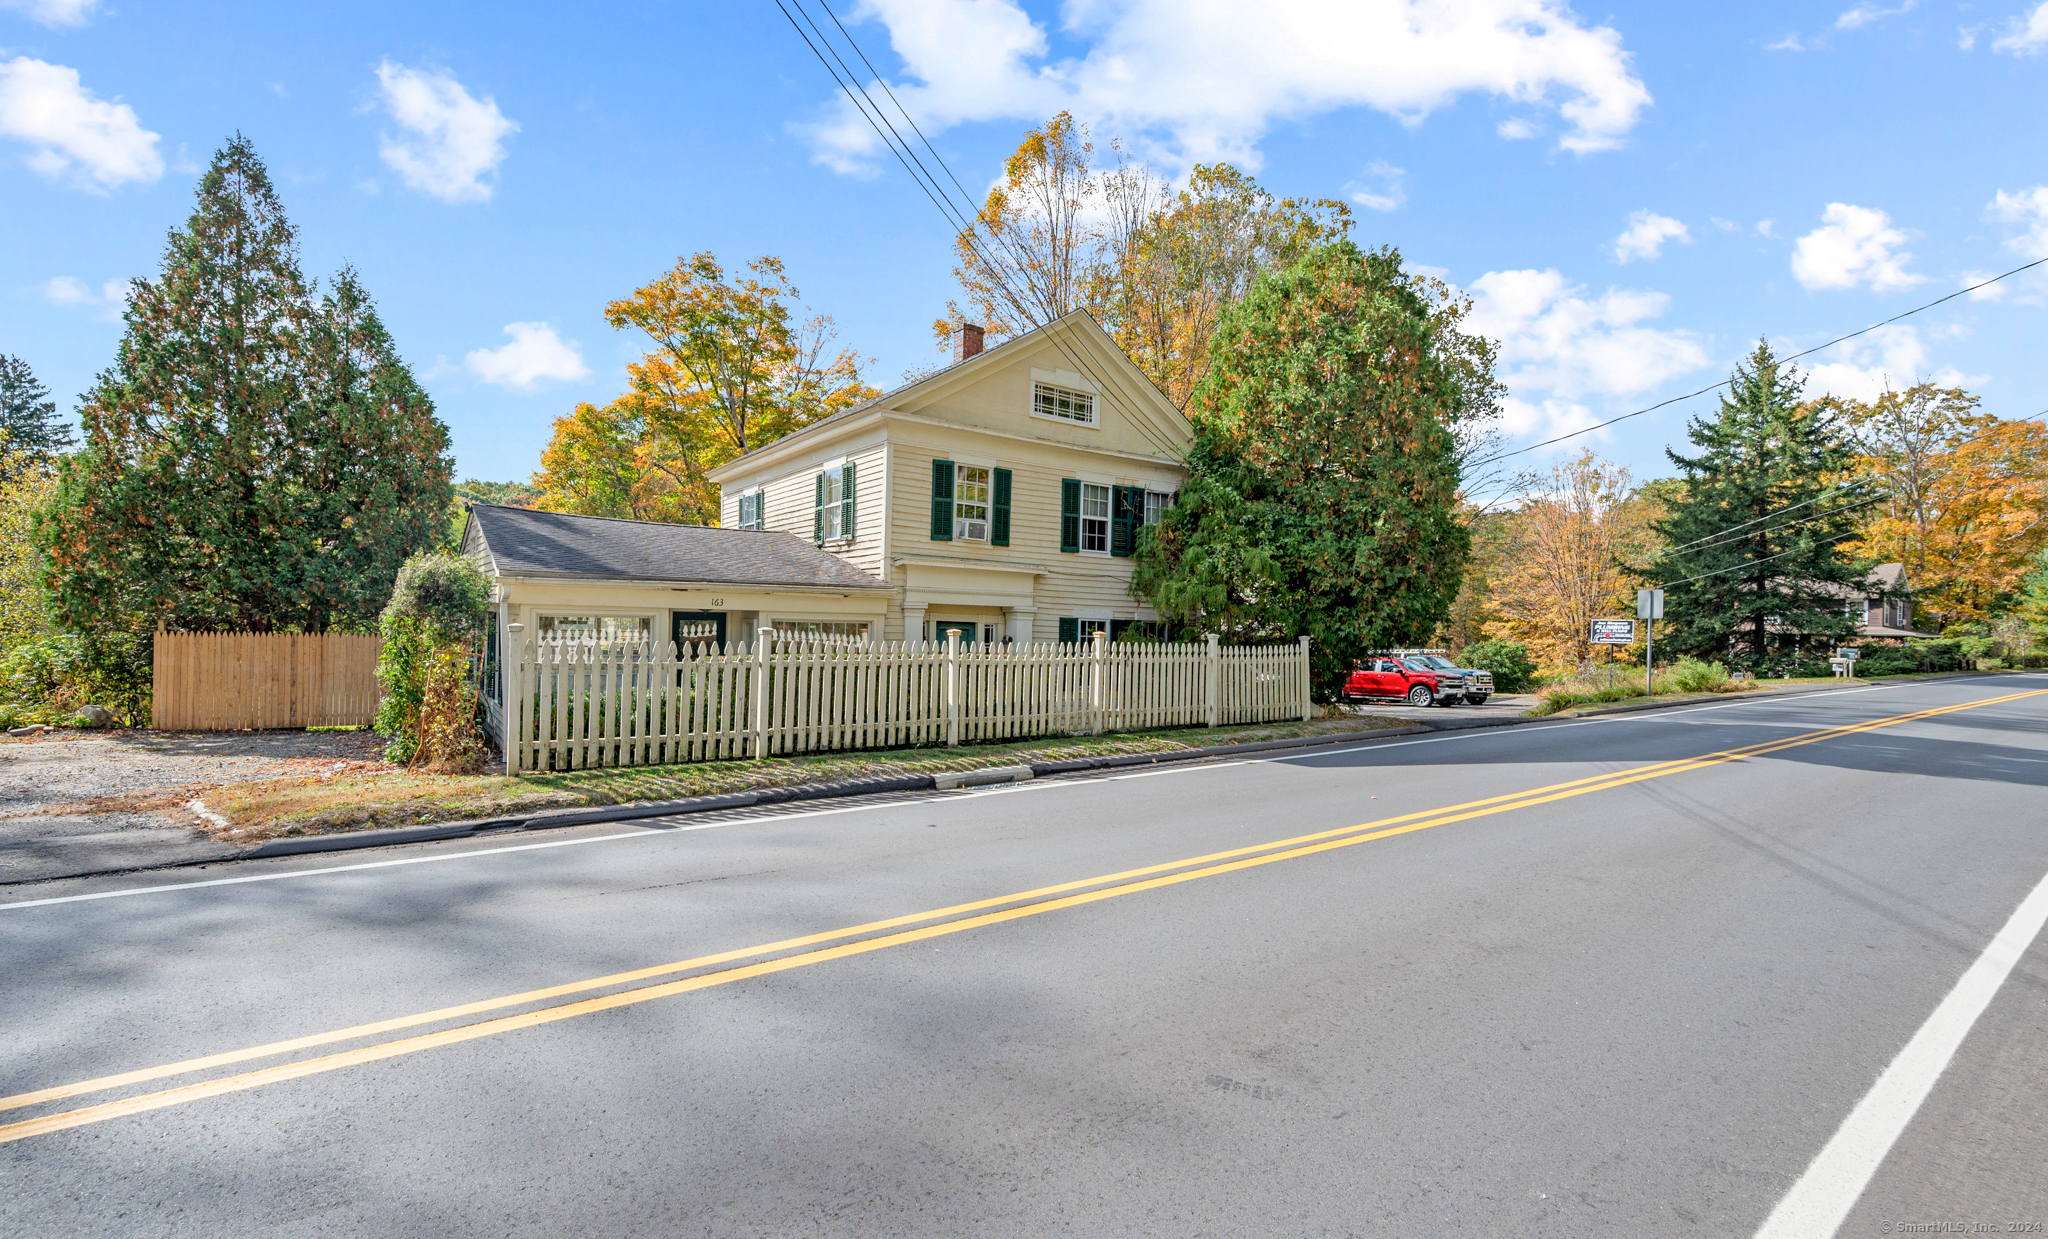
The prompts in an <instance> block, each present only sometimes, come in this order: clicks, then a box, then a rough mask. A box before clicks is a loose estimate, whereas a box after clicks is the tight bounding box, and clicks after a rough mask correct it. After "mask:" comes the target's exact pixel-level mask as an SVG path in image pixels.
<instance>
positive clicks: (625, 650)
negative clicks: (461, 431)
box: [489, 633, 1311, 772]
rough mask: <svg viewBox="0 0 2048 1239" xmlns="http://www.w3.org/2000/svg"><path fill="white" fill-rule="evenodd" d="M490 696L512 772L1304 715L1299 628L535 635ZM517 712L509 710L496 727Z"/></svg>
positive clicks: (1304, 658) (1304, 654) (1305, 685)
mask: <svg viewBox="0 0 2048 1239" xmlns="http://www.w3.org/2000/svg"><path fill="white" fill-rule="evenodd" d="M506 671H507V674H506V675H505V676H504V677H503V678H502V681H501V682H502V683H503V684H504V686H505V690H506V693H507V700H505V701H504V702H503V703H502V704H501V703H499V702H495V701H494V702H491V703H490V705H491V706H492V708H491V710H490V711H489V713H490V715H491V720H492V723H493V727H494V730H495V731H496V732H497V733H498V739H499V741H500V742H501V743H502V744H503V746H504V751H505V768H506V770H508V771H512V772H518V771H533V770H580V769H587V768H590V767H593V766H651V765H662V764H667V763H671V762H691V761H723V760H729V759H732V758H741V757H756V756H773V755H777V754H787V753H815V752H823V751H827V750H846V749H887V748H902V747H905V746H909V745H918V744H947V745H954V744H972V743H985V742H988V741H995V740H1021V739H1028V738H1030V737H1034V736H1054V735H1075V734H1100V733H1101V732H1104V731H1125V730H1132V729H1137V728H1146V727H1199V726H1209V727H1215V726H1218V725H1220V724H1224V723H1257V722H1269V721H1273V720H1277V719H1290V718H1302V719H1306V718H1308V717H1309V715H1310V709H1311V707H1310V705H1309V676H1308V638H1307V637H1303V638H1302V639H1301V641H1300V643H1299V644H1297V645H1260V646H1228V647H1226V646H1223V645H1221V644H1219V643H1218V642H1217V640H1216V639H1215V638H1214V637H1211V638H1210V639H1209V641H1208V642H1207V644H1205V645H1196V644H1171V645H1170V644H1153V643H1149V642H1146V643H1139V644H1117V645H1111V644H1109V643H1108V641H1107V640H1106V639H1105V638H1104V637H1103V636H1102V635H1101V634H1097V636H1096V638H1095V640H1094V641H1092V642H1089V643H1084V644H1078V645H1076V644H1068V645H1059V644H1053V643H1050V642H1046V643H1034V644H1025V645H1016V644H1012V645H993V646H992V645H962V644H959V643H958V641H957V640H949V641H947V642H945V643H940V642H902V641H898V642H884V643H882V644H878V645H877V644H857V643H850V642H846V641H843V640H834V639H832V638H829V637H828V638H823V639H820V638H815V637H778V636H775V635H774V634H772V633H766V634H764V635H763V636H762V638H761V639H759V640H756V641H754V642H752V643H736V644H731V645H724V646H720V645H715V644H703V645H697V644H691V645H688V646H685V647H684V648H683V649H681V650H677V649H676V647H675V646H673V645H666V646H665V648H664V649H660V650H657V649H656V648H655V647H654V645H653V643H652V642H626V641H599V640H595V639H584V640H576V639H530V640H528V641H527V642H526V644H525V646H524V647H523V648H522V649H521V650H520V653H519V661H518V663H517V665H516V667H508V668H506ZM506 724H509V726H506Z"/></svg>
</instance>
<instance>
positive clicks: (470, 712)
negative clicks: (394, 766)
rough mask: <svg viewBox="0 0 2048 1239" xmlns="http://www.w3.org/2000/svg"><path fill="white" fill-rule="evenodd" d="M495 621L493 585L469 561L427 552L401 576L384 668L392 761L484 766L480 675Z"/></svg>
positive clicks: (382, 713) (451, 767)
mask: <svg viewBox="0 0 2048 1239" xmlns="http://www.w3.org/2000/svg"><path fill="white" fill-rule="evenodd" d="M490 616H491V586H490V582H489V581H487V580H485V579H484V575H483V573H481V572H479V571H478V570H477V567H476V565H475V564H473V563H471V562H469V560H467V559H465V558H463V557H462V556H460V555H457V554H455V553H453V552H450V551H427V552H423V553H421V554H417V555H414V556H412V557H411V558H410V559H407V560H406V561H405V565H404V566H403V567H401V568H400V569H399V570H398V580H397V582H396V583H395V584H394V585H393V586H392V590H391V601H390V603H388V604H387V605H386V606H385V608H384V614H383V617H382V619H381V620H380V626H381V628H382V630H383V633H384V652H383V654H382V655H380V656H379V657H378V660H377V678H378V679H379V680H380V681H382V683H383V685H384V700H383V701H382V702H381V703H380V704H379V706H378V708H377V730H378V731H380V732H382V733H383V734H384V735H386V736H388V737H390V744H389V745H388V746H387V747H386V748H385V750H384V755H385V757H386V758H387V759H388V760H390V761H395V762H404V763H407V764H409V765H414V766H428V767H432V768H434V769H438V770H448V771H467V770H474V769H476V768H477V767H478V766H479V765H481V764H482V756H483V739H482V737H481V736H480V735H478V734H477V725H476V715H477V668H478V666H479V665H480V663H481V657H480V655H481V646H482V642H483V636H484V627H485V625H486V624H488V623H489V621H490Z"/></svg>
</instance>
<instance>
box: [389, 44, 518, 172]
mask: <svg viewBox="0 0 2048 1239" xmlns="http://www.w3.org/2000/svg"><path fill="white" fill-rule="evenodd" d="M377 85H378V89H379V91H380V98H381V102H382V103H383V105H384V108H385V110H386V111H388V112H390V113H391V118H392V119H393V120H395V121H397V122H398V124H399V127H400V128H402V129H403V130H405V132H404V133H403V134H400V135H399V136H397V137H393V136H391V135H390V134H385V135H384V137H383V140H382V142H381V143H380V144H379V146H378V154H380V155H382V156H383V158H384V162H385V163H386V164H388V165H390V167H391V170H392V171H394V172H396V173H398V175H399V177H400V178H401V179H402V180H404V181H405V183H406V184H407V185H410V186H411V187H412V188H414V189H416V190H418V191H420V192H421V193H423V194H426V195H428V196H429V197H434V198H439V199H441V200H442V201H443V202H487V201H489V200H490V197H491V191H492V189H493V188H494V187H493V186H491V185H487V184H485V183H484V181H483V177H484V175H485V174H486V173H488V172H491V171H492V170H493V169H495V168H496V167H497V166H498V165H499V164H500V163H502V162H504V159H505V139H506V138H508V137H510V136H511V135H513V134H515V133H518V132H519V126H518V125H517V124H516V123H515V122H513V121H511V120H509V119H507V118H506V116H505V114H504V113H502V112H500V111H498V104H497V101H496V100H494V99H492V98H491V97H490V96H489V95H485V96H484V97H483V98H482V99H478V98H476V97H475V96H474V95H471V94H470V93H469V92H468V91H467V90H465V89H463V86H462V83H460V82H458V81H456V80H455V78H454V76H453V75H452V74H450V73H448V72H447V71H446V70H440V69H408V68H406V67H405V66H403V65H395V64H392V63H391V62H390V61H388V60H387V61H384V62H382V63H381V64H379V65H378V66H377Z"/></svg>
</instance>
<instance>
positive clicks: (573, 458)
mask: <svg viewBox="0 0 2048 1239" xmlns="http://www.w3.org/2000/svg"><path fill="white" fill-rule="evenodd" d="M746 272H747V273H745V274H740V273H729V272H728V271H727V270H726V268H725V267H724V265H723V264H721V263H720V262H719V261H718V259H717V257H716V256H715V255H712V254H710V253H700V254H697V255H696V256H694V257H692V258H686V259H679V260H678V261H677V262H676V265H675V266H674V268H672V269H671V270H669V271H667V272H665V273H663V274H662V275H661V276H660V277H658V278H657V279H655V280H653V281H651V282H649V283H648V284H646V285H644V286H642V287H641V288H638V289H636V290H634V292H633V294H632V295H631V296H629V297H622V298H620V299H619V300H617V301H614V302H612V303H611V304H609V305H607V306H606V307H605V320H606V321H607V322H609V323H610V324H611V325H612V327H614V328H615V329H618V330H622V331H623V330H637V331H639V332H641V333H643V334H644V335H645V336H646V337H647V339H648V341H649V343H650V344H651V345H652V346H653V347H652V348H650V349H649V350H648V352H647V353H646V354H645V355H643V356H642V357H641V358H640V360H639V361H636V362H632V363H630V364H629V365H627V367H626V373H627V380H628V389H627V391H626V392H625V393H624V394H623V395H621V396H620V397H619V398H618V399H616V400H614V401H612V402H611V403H610V404H608V405H605V406H602V407H599V406H597V405H592V404H580V405H578V406H577V407H576V408H575V409H574V410H573V411H572V412H570V413H569V415H568V416H566V417H562V418H558V419H556V421H555V428H554V435H553V438H552V439H551V440H550V442H549V443H548V446H547V449H546V451H545V452H544V453H543V455H542V458H541V472H540V473H538V474H535V475H534V484H535V485H536V486H538V487H539V488H540V490H541V494H540V496H539V497H538V498H537V499H536V501H535V502H536V503H537V505H538V506H540V507H542V508H546V509H548V510H551V511H559V512H580V513H585V514H588V515H602V516H623V517H629V518H631V519H635V520H658V521H675V522H681V523H688V524H707V525H709V524H716V523H717V522H718V488H717V487H716V486H715V485H713V484H712V483H711V482H710V481H709V480H708V479H707V477H706V475H707V474H708V473H709V472H710V471H711V470H713V469H715V468H717V467H718V466H719V465H721V464H724V463H725V462H726V461H728V460H731V459H733V458H735V457H737V456H742V455H745V454H746V453H748V452H750V451H753V450H754V449H756V448H759V447H761V446H763V445H765V444H768V443H772V442H774V441H775V440H777V439H779V438H781V437H782V436H783V435H786V434H788V433H790V432H791V431H793V430H796V429H798V428H799V427H802V426H806V425H809V424H810V423H811V422H814V421H816V420H818V419H819V418H821V417H827V416H830V415H831V414H833V413H835V412H837V411H838V410H840V409H843V408H847V407H849V406H851V405H854V404H857V403H859V402H860V401H862V400H866V399H868V398H870V397H873V396H877V395H880V394H881V393H880V392H879V391H877V390H876V389H875V388H873V387H871V386H869V385H868V384H867V383H866V382H865V381H864V380H863V379H862V377H861V368H860V358H859V357H858V356H857V355H856V354H855V353H854V352H853V350H851V349H835V348H834V347H833V340H834V336H835V333H834V330H833V326H832V320H831V319H830V318H828V317H826V316H824V315H820V314H809V313H805V312H803V311H802V310H801V309H800V307H797V306H796V304H795V303H796V302H797V301H798V300H799V296H800V295H799V293H798V292H797V290H796V288H795V287H794V286H792V285H791V284H790V282H789V279H788V277H787V275H786V274H785V273H784V270H783V264H782V260H781V259H779V258H774V257H763V258H757V259H755V260H754V261H753V262H751V263H749V264H747V268H746ZM800 315H801V316H800Z"/></svg>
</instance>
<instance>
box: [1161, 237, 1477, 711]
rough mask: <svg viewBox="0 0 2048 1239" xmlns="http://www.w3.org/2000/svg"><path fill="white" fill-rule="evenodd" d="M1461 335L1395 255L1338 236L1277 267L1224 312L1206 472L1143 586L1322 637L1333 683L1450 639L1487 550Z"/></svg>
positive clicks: (1257, 623) (1243, 633)
mask: <svg viewBox="0 0 2048 1239" xmlns="http://www.w3.org/2000/svg"><path fill="white" fill-rule="evenodd" d="M1450 330H1455V328H1452V327H1448V326H1446V325H1444V324H1442V323H1440V322H1438V321H1437V320H1436V319H1435V318H1434V317H1433V316H1432V306H1431V304H1430V302H1429V301H1428V300H1427V299H1426V298H1425V297H1423V296H1422V295H1420V294H1419V293H1418V291H1417V289H1416V288H1415V287H1414V285H1413V282H1412V281H1411V280H1410V278H1409V277H1408V276H1407V275H1405V274H1404V273H1403V272H1402V270H1401V258H1400V255H1399V254H1398V253H1396V252H1394V251H1393V250H1391V249H1382V250H1376V251H1372V252H1369V253H1368V252H1366V251H1363V250H1361V249H1359V247H1358V246H1357V245H1355V244H1353V243H1352V242H1350V241H1335V242H1330V243H1327V244H1324V245H1321V246H1318V247H1316V248H1315V249H1313V250H1311V251H1309V252H1308V253H1306V254H1304V255H1303V256H1302V257H1301V258H1300V259H1298V260H1297V261H1296V262H1295V263H1294V264H1293V265H1291V266H1289V267H1288V268H1286V269H1285V270H1283V271H1277V272H1271V273H1268V274H1265V275H1262V276H1260V277H1259V278H1258V280H1257V281H1256V282H1255V283H1254V284H1253V286H1252V288H1251V291H1250V292H1249V293H1248V294H1247V295H1246V297H1245V299H1244V300H1243V301H1241V302H1239V303H1237V304H1236V305H1234V306H1232V307H1230V309H1228V310H1227V311H1225V312H1224V315H1223V317H1222V319H1221V320H1220V322H1219V323H1218V326H1217V329H1216V333H1215V335H1214V337H1213V339H1212V342H1211V345H1210V359H1209V366H1208V372H1207V373H1206V374H1205V375H1204V377H1203V379H1202V381H1201V384H1200V385H1199V386H1198V387H1197V388H1196V389H1195V397H1194V400H1193V401H1192V404H1191V414H1192V420H1193V422H1194V426H1195V438H1194V443H1193V445H1192V446H1191V448H1190V449H1189V453H1188V472H1189V476H1188V480H1187V482H1186V484H1185V486H1184V487H1183V489H1182V491H1181V497H1180V500H1179V502H1177V503H1176V504H1175V505H1174V506H1173V507H1172V508H1169V509H1168V510H1167V513H1166V516H1165V518H1164V519H1163V520H1162V521H1161V523H1159V524H1158V525H1155V526H1150V527H1148V528H1147V530H1146V532H1145V533H1144V535H1142V536H1141V537H1140V539H1139V547H1138V562H1137V565H1136V570H1135V571H1134V572H1133V574H1132V578H1131V585H1132V589H1133V591H1134V592H1140V593H1143V594H1144V595H1146V596H1148V597H1150V599H1151V600H1152V604H1153V607H1154V608H1155V609H1156V610H1157V611H1158V612H1159V614H1160V615H1162V616H1165V617H1168V618H1170V619H1171V620H1173V621H1174V622H1176V623H1178V624H1181V625H1183V626H1186V627H1193V628H1196V629H1210V630H1214V631H1219V632H1221V633H1223V634H1224V635H1225V636H1226V637H1228V638H1231V639H1235V640H1268V641H1270V640H1292V639H1293V638H1295V637H1296V636H1298V635H1300V634H1303V633H1306V634H1308V635H1309V637H1310V638H1311V651H1312V655H1311V657H1312V662H1313V667H1312V671H1313V677H1314V684H1315V688H1316V690H1317V692H1318V693H1319V694H1321V695H1327V694H1329V693H1330V692H1332V691H1333V690H1334V689H1335V687H1336V685H1337V683H1338V682H1339V681H1340V679H1341V678H1342V676H1343V675H1344V673H1345V672H1346V671H1348V670H1349V669H1350V666H1351V662H1352V660H1353V659H1354V658H1356V657H1357V656H1358V655H1360V654H1362V653H1364V652H1366V651H1367V650H1369V649H1372V648H1374V647H1384V646H1389V645H1403V644H1408V643H1411V642H1420V641H1422V640H1424V639H1426V638H1427V637H1428V636H1429V635H1430V634H1431V633H1433V632H1434V631H1436V629H1437V628H1438V627H1439V626H1440V625H1441V624H1442V623H1443V622H1444V620H1445V618H1446V617H1447V616H1448V615H1449V614H1450V608H1451V602H1452V600H1453V599H1454V598H1455V597H1456V596H1457V593H1458V584H1459V580H1460V578H1461V576H1462V574H1463V571H1464V566H1465V560H1466V557H1467V556H1468V555H1469V553H1470V549H1471V536H1470V534H1469V533H1468V532H1467V531H1466V529H1465V527H1464V526H1463V525H1461V524H1459V522H1458V520H1457V519H1456V516H1455V510H1454V509H1455V504H1456V501H1457V489H1458V463H1457V444H1456V441H1455V439H1454V438H1453V427H1455V426H1457V425H1458V424H1459V422H1460V420H1461V418H1462V417H1463V416H1464V415H1465V414H1466V412H1467V409H1466V401H1467V399H1468V395H1467V393H1468V392H1469V391H1470V390H1472V389H1471V387H1470V385H1469V384H1467V383H1466V382H1465V381H1464V380H1465V378H1466V377H1467V376H1465V375H1463V374H1462V372H1461V371H1460V370H1459V369H1458V361H1457V358H1458V357H1459V356H1461V354H1460V353H1459V348H1460V342H1459V341H1456V340H1453V339H1448V338H1446V337H1445V334H1444V333H1445V332H1446V331H1450Z"/></svg>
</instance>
